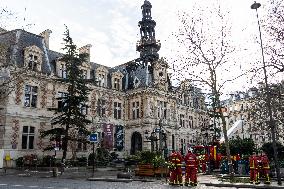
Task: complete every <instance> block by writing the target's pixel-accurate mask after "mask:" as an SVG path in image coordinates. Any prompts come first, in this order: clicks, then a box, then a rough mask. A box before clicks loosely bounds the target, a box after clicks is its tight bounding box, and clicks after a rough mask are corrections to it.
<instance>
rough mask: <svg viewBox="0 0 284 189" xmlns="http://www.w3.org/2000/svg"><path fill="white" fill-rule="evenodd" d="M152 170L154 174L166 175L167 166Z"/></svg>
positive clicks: (167, 171)
mask: <svg viewBox="0 0 284 189" xmlns="http://www.w3.org/2000/svg"><path fill="white" fill-rule="evenodd" d="M154 172H155V175H168V173H169V169H168V168H167V167H158V168H157V169H155V171H154Z"/></svg>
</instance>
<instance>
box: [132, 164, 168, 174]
mask: <svg viewBox="0 0 284 189" xmlns="http://www.w3.org/2000/svg"><path fill="white" fill-rule="evenodd" d="M168 172H169V170H168V168H166V167H158V168H154V167H153V165H151V164H139V165H138V166H137V169H136V170H135V175H138V176H155V175H167V174H168Z"/></svg>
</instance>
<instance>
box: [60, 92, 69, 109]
mask: <svg viewBox="0 0 284 189" xmlns="http://www.w3.org/2000/svg"><path fill="white" fill-rule="evenodd" d="M67 96H68V93H65V92H58V99H57V103H58V106H57V108H58V111H59V112H62V111H63V108H64V107H65V106H66V103H65V102H64V101H65V100H66V99H65V98H66V97H67Z"/></svg>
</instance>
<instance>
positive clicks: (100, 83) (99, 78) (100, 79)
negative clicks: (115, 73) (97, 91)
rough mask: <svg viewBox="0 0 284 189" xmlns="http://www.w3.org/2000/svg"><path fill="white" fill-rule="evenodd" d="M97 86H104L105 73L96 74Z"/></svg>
mask: <svg viewBox="0 0 284 189" xmlns="http://www.w3.org/2000/svg"><path fill="white" fill-rule="evenodd" d="M98 86H100V87H105V75H104V74H99V76H98Z"/></svg>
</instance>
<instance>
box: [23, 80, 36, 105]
mask: <svg viewBox="0 0 284 189" xmlns="http://www.w3.org/2000/svg"><path fill="white" fill-rule="evenodd" d="M37 91H38V87H37V86H31V85H26V86H25V99H24V106H25V107H33V108H36V106H37V95H38V94H37Z"/></svg>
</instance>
